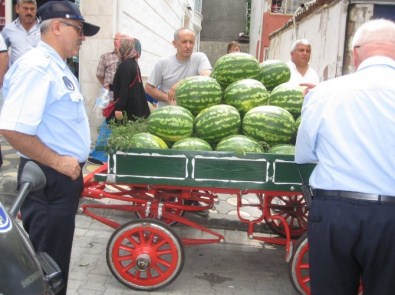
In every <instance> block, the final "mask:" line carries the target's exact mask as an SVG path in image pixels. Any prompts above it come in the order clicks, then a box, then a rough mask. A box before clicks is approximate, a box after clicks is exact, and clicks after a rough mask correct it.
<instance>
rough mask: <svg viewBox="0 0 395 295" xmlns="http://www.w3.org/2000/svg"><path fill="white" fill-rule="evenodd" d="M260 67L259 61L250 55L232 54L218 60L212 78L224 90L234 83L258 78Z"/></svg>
mask: <svg viewBox="0 0 395 295" xmlns="http://www.w3.org/2000/svg"><path fill="white" fill-rule="evenodd" d="M259 73H260V67H259V62H258V60H257V59H256V58H255V57H253V56H252V55H251V54H248V53H242V52H237V53H231V54H226V55H223V56H221V57H220V58H218V60H217V61H216V63H215V64H214V68H213V72H212V74H211V77H213V78H214V79H216V80H217V81H218V83H219V84H220V85H221V87H222V88H223V89H226V87H228V86H229V85H230V84H232V83H233V82H236V81H239V80H242V79H249V78H253V79H256V78H258V76H259Z"/></svg>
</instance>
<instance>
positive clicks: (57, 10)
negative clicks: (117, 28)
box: [37, 1, 100, 37]
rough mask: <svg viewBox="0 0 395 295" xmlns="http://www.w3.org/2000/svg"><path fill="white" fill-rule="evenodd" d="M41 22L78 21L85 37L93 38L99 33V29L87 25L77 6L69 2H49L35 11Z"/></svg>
mask: <svg viewBox="0 0 395 295" xmlns="http://www.w3.org/2000/svg"><path fill="white" fill-rule="evenodd" d="M37 14H38V15H39V17H40V19H41V20H47V19H51V18H66V19H73V20H78V21H80V22H81V23H82V25H83V32H84V35H85V36H88V37H89V36H93V35H95V34H96V33H97V32H99V30H100V27H99V26H95V25H93V24H90V23H87V22H86V21H85V19H84V17H83V16H82V14H81V12H80V10H79V8H78V6H77V4H74V3H72V2H70V1H49V2H47V3H45V4H43V5H42V6H40V8H39V9H38V10H37Z"/></svg>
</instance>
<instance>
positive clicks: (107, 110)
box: [102, 99, 118, 119]
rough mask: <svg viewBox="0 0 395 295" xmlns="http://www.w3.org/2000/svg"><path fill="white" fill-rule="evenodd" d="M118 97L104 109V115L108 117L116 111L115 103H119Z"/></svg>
mask: <svg viewBox="0 0 395 295" xmlns="http://www.w3.org/2000/svg"><path fill="white" fill-rule="evenodd" d="M117 101H118V99H117V100H116V101H114V100H113V101H110V102H109V104H108V105H107V106H106V107H105V108H104V109H103V110H102V115H103V116H104V117H105V118H106V119H108V118H109V117H110V116H111V114H112V113H113V112H114V110H115V105H116V103H117Z"/></svg>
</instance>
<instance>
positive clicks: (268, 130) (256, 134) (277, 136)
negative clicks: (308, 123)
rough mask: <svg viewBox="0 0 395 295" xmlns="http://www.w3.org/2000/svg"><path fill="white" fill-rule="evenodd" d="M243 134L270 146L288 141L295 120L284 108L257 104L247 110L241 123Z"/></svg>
mask: <svg viewBox="0 0 395 295" xmlns="http://www.w3.org/2000/svg"><path fill="white" fill-rule="evenodd" d="M242 129H243V132H244V134H245V135H248V136H251V137H252V138H254V139H256V140H258V141H264V142H266V143H267V144H269V145H270V146H272V145H275V144H283V143H289V142H290V141H291V139H292V138H293V136H294V134H295V131H296V124H295V120H294V118H293V117H292V115H291V114H290V113H289V112H288V111H287V110H285V109H283V108H280V107H277V106H259V107H256V108H253V109H251V110H250V111H248V112H247V113H246V114H245V116H244V118H243V123H242Z"/></svg>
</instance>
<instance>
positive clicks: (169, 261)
mask: <svg viewBox="0 0 395 295" xmlns="http://www.w3.org/2000/svg"><path fill="white" fill-rule="evenodd" d="M106 258H107V265H108V267H109V268H110V270H111V272H112V274H113V275H114V276H115V278H116V279H117V280H118V281H119V282H121V283H122V284H124V285H126V286H127V287H129V288H132V289H135V290H144V291H151V290H155V289H158V288H162V287H164V286H166V285H168V284H170V283H171V282H172V281H174V280H175V279H176V278H177V276H178V275H179V273H180V272H181V270H182V267H183V265H184V249H183V247H182V244H181V242H180V239H179V238H178V237H177V236H176V234H175V233H174V232H173V230H172V229H171V228H170V227H169V226H167V225H165V224H164V223H162V222H160V221H156V220H151V219H146V220H144V221H142V220H137V221H132V222H129V223H126V224H124V225H122V226H121V227H119V228H118V229H117V230H116V231H115V232H114V233H113V234H112V236H111V238H110V240H109V242H108V245H107V252H106Z"/></svg>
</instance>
